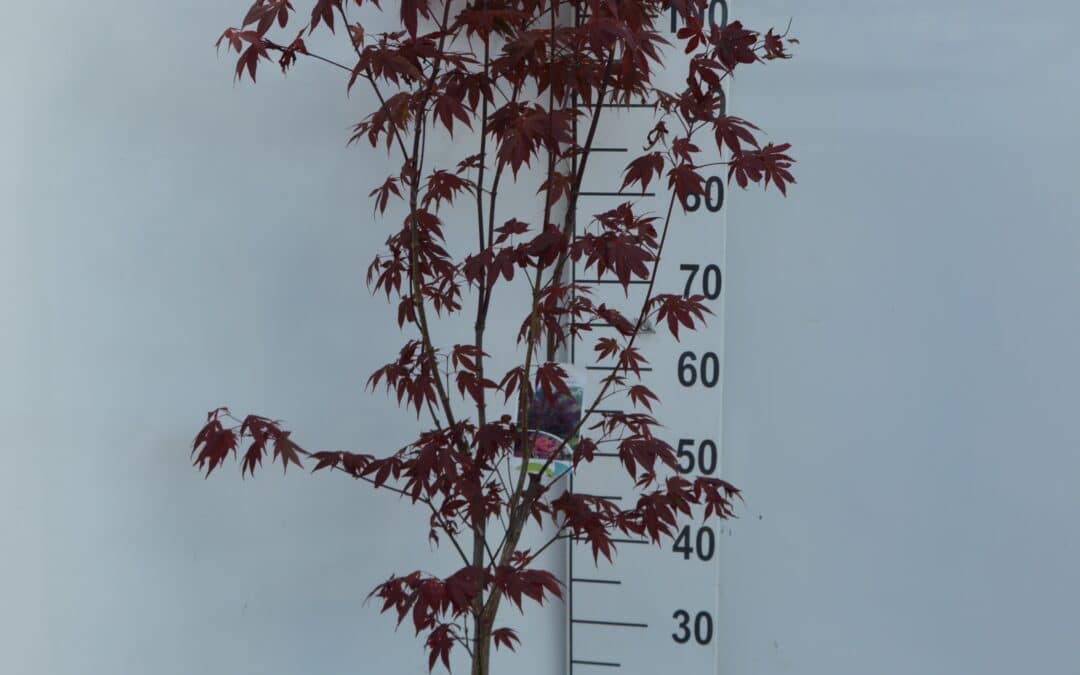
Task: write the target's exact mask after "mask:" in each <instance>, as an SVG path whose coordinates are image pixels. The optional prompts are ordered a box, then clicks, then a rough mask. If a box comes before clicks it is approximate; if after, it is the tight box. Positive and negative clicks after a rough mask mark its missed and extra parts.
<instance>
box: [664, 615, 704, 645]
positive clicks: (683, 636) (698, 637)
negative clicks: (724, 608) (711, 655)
mask: <svg viewBox="0 0 1080 675" xmlns="http://www.w3.org/2000/svg"><path fill="white" fill-rule="evenodd" d="M671 618H673V619H676V620H677V621H678V622H679V631H678V632H676V633H672V634H671V639H672V640H674V641H675V642H678V643H679V644H681V645H684V644H686V643H687V642H690V638H691V637H693V638H694V642H697V643H698V644H699V645H707V644H709V643H710V642H712V633H713V625H712V615H711V614H709V613H708V612H698V613H697V614H695V615H694V627H693V630H691V628H690V613H689V612H687V611H686V610H685V609H677V610H675V613H674V614H672V615H671Z"/></svg>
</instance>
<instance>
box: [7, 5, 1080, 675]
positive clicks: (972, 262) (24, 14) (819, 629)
mask: <svg viewBox="0 0 1080 675" xmlns="http://www.w3.org/2000/svg"><path fill="white" fill-rule="evenodd" d="M242 4H243V3H241V5H242ZM228 5H229V3H221V2H218V1H210V0H199V1H197V2H187V3H168V4H167V3H136V2H131V1H130V0H111V1H110V0H103V1H101V2H95V3H73V2H68V3H51V4H48V3H33V4H27V5H23V6H20V7H18V8H14V9H12V10H9V12H8V13H7V18H8V25H9V30H8V31H7V33H8V35H7V37H6V38H5V41H4V47H3V49H4V50H5V52H8V53H6V54H5V55H4V56H5V58H4V62H5V63H6V64H7V66H6V70H7V75H8V76H7V77H5V79H4V80H3V82H4V89H3V90H2V91H3V94H2V96H3V101H4V104H5V105H4V106H2V109H0V124H2V127H3V129H4V135H5V139H4V143H3V145H4V147H10V148H13V150H14V152H8V153H2V154H3V163H2V164H0V172H2V173H0V179H2V180H0V203H3V205H4V208H3V212H2V213H3V220H2V221H0V223H2V227H3V229H2V233H3V238H2V240H0V307H2V309H3V315H4V330H3V331H2V332H0V368H2V371H0V382H2V384H0V430H2V431H3V433H2V434H0V451H2V453H3V454H2V458H3V464H2V466H3V469H2V470H0V507H2V508H0V535H2V537H3V541H4V543H5V545H4V548H3V551H4V555H3V556H2V557H0V598H2V600H0V636H2V637H0V672H5V673H6V672H11V673H20V674H22V673H26V674H34V675H36V674H38V673H42V674H45V673H47V674H58V675H67V674H76V673H77V674H83V673H89V674H94V675H97V674H102V675H104V674H109V675H114V674H119V673H123V674H128V673H130V674H140V675H142V674H147V673H153V674H155V675H157V674H162V675H164V674H169V673H177V674H179V673H185V674H189V673H213V674H218V673H220V674H229V675H240V674H248V673H250V674H259V675H263V674H267V675H270V674H282V675H284V674H286V673H288V674H294V673H305V674H309V673H310V674H315V673H318V674H320V675H321V674H324V673H325V674H327V675H331V674H333V675H337V674H338V673H352V672H373V673H374V672H379V673H384V672H385V673H392V672H393V673H396V672H420V671H421V670H422V669H423V668H424V667H425V665H426V664H425V663H424V662H423V658H422V655H421V654H420V652H419V650H418V648H417V647H416V646H415V644H414V642H413V641H412V638H411V636H410V635H409V634H408V632H407V631H405V630H403V631H401V632H400V633H394V631H393V628H392V622H391V621H389V620H387V619H386V618H385V617H379V616H377V614H376V611H375V609H374V608H373V607H371V606H368V607H362V606H361V604H360V603H361V600H362V599H363V597H364V595H366V593H367V592H368V590H369V589H370V588H371V586H372V585H373V584H375V583H377V582H378V581H380V580H382V579H383V578H385V577H386V576H387V575H388V574H389V573H390V572H391V571H395V570H401V569H402V568H404V567H410V568H411V567H413V566H416V564H417V561H426V560H430V556H429V553H428V547H427V544H426V542H425V541H424V536H423V533H422V530H420V529H418V528H416V527H412V526H411V525H412V524H413V523H414V522H417V521H418V520H419V514H414V513H413V512H411V511H410V510H409V509H407V508H405V507H403V506H399V505H398V504H397V502H396V500H395V499H393V498H390V497H387V496H384V495H378V494H372V493H370V492H369V491H366V490H363V489H358V487H357V486H356V485H353V484H351V483H350V482H348V481H344V480H334V479H328V478H326V477H323V476H316V477H314V478H312V477H307V476H304V475H302V474H300V473H296V474H294V473H292V472H290V473H289V475H288V476H286V477H284V478H282V477H281V476H280V473H279V471H277V470H276V469H273V470H269V471H266V472H265V473H264V474H263V475H261V476H260V477H258V478H257V479H256V480H246V481H241V480H240V479H239V477H238V475H237V474H236V473H235V472H226V475H222V476H220V477H219V476H214V477H213V478H212V479H211V480H209V481H204V480H201V479H199V478H198V476H197V475H196V474H195V473H194V471H193V470H192V469H191V468H190V467H189V461H188V458H187V448H188V447H189V446H188V444H189V442H190V438H191V437H192V435H193V433H194V430H195V429H196V427H197V425H198V423H199V422H200V420H201V419H202V415H203V414H204V412H205V411H206V410H207V409H209V408H210V407H213V406H215V405H218V404H221V403H228V404H229V405H231V406H233V407H234V408H235V409H237V410H239V411H249V410H251V411H260V412H264V413H265V414H269V415H275V416H280V417H284V418H286V420H287V421H288V423H289V425H290V426H291V427H292V428H294V429H297V433H298V434H300V435H302V436H303V438H304V439H305V440H306V441H307V442H308V444H309V445H311V446H315V447H349V448H356V449H363V450H367V449H372V450H379V449H381V448H385V447H388V446H391V445H393V444H394V443H396V442H399V441H400V440H402V434H403V433H404V432H403V429H404V426H403V425H405V424H406V423H407V419H408V418H407V417H404V416H401V415H400V414H399V413H398V412H396V410H395V408H394V406H393V405H392V404H390V403H389V402H388V401H386V400H385V399H384V398H383V397H382V396H381V395H374V396H372V395H369V394H366V393H365V392H364V390H363V383H364V381H365V380H366V377H367V375H368V373H369V372H370V371H371V370H372V369H373V368H374V367H376V366H377V365H379V364H380V363H382V362H385V360H387V356H388V355H389V354H390V351H389V350H390V349H391V348H392V345H394V344H395V343H396V342H397V341H398V338H397V336H396V335H395V334H394V332H393V331H392V330H390V331H388V330H387V323H388V322H387V321H384V317H385V316H387V315H386V313H385V308H384V304H383V302H382V301H380V300H378V299H372V298H370V297H369V295H368V293H367V291H366V290H365V288H364V285H363V283H362V280H363V279H362V277H363V268H362V265H366V263H367V261H368V259H369V258H370V255H371V251H372V250H373V248H374V247H375V246H376V245H377V244H378V243H379V242H381V241H382V240H383V239H384V238H385V233H386V225H385V224H373V223H372V222H371V218H370V217H369V214H370V207H369V205H368V203H367V200H366V194H367V192H368V191H369V190H370V189H371V185H372V181H371V180H369V179H367V178H366V177H367V176H374V175H378V173H377V172H376V173H372V172H373V171H375V169H372V168H371V167H370V166H367V165H366V164H365V163H366V162H370V161H371V160H370V159H369V158H370V155H367V154H364V152H363V151H360V150H357V149H346V148H345V147H344V143H343V140H344V137H345V132H346V130H347V128H348V125H349V124H350V123H351V122H353V121H355V120H356V119H357V118H358V117H359V116H360V110H361V109H362V107H363V104H364V102H363V101H362V100H353V101H350V100H348V99H346V98H345V97H344V95H343V92H342V89H341V88H340V86H339V80H338V78H337V75H336V74H335V73H333V72H331V71H329V70H326V69H323V68H317V67H313V66H312V65H305V66H303V67H301V68H299V69H297V70H296V71H294V72H293V73H292V74H290V76H289V77H288V78H287V79H282V78H281V77H280V76H278V75H276V74H275V73H273V72H272V68H266V69H265V71H264V72H263V75H262V77H261V78H260V80H261V81H260V83H259V85H257V86H255V87H252V86H250V84H247V83H245V84H243V85H241V86H234V85H233V84H232V82H231V77H230V68H231V65H232V60H231V59H227V58H221V59H218V58H217V57H216V56H215V54H214V51H213V49H212V47H211V43H212V41H213V39H214V38H216V36H217V34H218V33H219V32H220V30H221V28H222V27H224V26H225V25H227V24H229V23H231V22H235V21H236V19H237V17H238V16H240V15H241V14H242V12H243V10H244V9H245V7H243V6H241V5H235V6H228ZM12 11H13V12H14V13H13V14H12V13H11V12H12ZM740 14H741V15H742V16H743V17H744V18H745V20H746V22H747V23H748V24H750V25H752V26H764V25H766V24H780V25H781V26H782V25H783V24H785V23H786V21H787V18H788V17H789V16H794V18H795V32H796V33H797V34H798V36H799V37H800V38H801V39H802V40H803V45H802V47H801V48H800V49H799V50H798V57H797V59H795V60H793V61H791V62H789V63H785V64H780V65H772V66H769V67H766V68H762V69H757V70H748V71H746V74H745V75H743V76H741V77H740V78H739V80H738V84H737V89H736V94H735V96H736V101H735V105H734V107H735V108H736V109H737V111H738V113H739V114H740V115H742V116H745V117H747V118H749V119H751V120H753V121H755V122H758V123H760V124H761V125H762V126H764V127H765V128H766V129H768V130H771V131H772V132H773V134H774V135H775V136H776V137H777V138H778V139H784V140H790V141H792V142H793V143H794V150H795V151H796V152H797V155H798V158H799V160H800V163H799V165H798V178H799V185H798V186H796V188H795V190H794V191H793V193H792V196H791V197H790V198H789V199H787V200H786V201H784V200H780V199H778V198H777V196H776V195H775V193H773V192H772V191H770V192H769V193H767V194H760V193H758V192H751V193H747V194H739V195H737V196H736V197H733V198H732V199H731V201H730V202H729V204H730V209H731V211H730V214H729V220H728V223H729V232H730V240H729V249H728V270H727V271H728V274H727V279H726V281H727V285H726V289H727V292H728V293H729V295H728V298H727V302H728V305H727V326H728V331H729V333H728V337H727V362H726V376H727V381H726V383H725V397H726V401H727V403H726V405H727V409H726V411H725V438H724V441H725V449H724V457H725V470H726V472H727V473H728V477H729V478H730V479H731V480H733V481H734V482H736V483H737V484H739V485H740V486H741V487H742V488H744V490H745V493H746V496H747V505H746V507H745V509H744V512H743V517H742V519H741V520H740V521H739V523H738V524H737V525H736V527H735V528H734V534H733V536H732V537H731V538H730V539H728V540H726V541H727V542H728V543H727V545H726V546H725V547H724V555H725V560H724V566H725V567H724V569H725V572H724V594H725V595H724V597H725V607H726V608H727V610H728V612H729V613H728V614H727V615H726V616H725V617H723V621H722V622H721V624H720V629H721V633H722V636H723V643H722V648H721V650H720V651H721V653H722V654H723V655H724V656H723V659H724V661H723V664H722V672H723V673H725V674H727V673H730V674H733V675H735V674H737V675H750V674H754V675H758V674H768V673H781V672H792V673H806V674H810V675H816V674H822V675H825V674H829V675H846V674H852V675H854V674H856V673H859V674H862V673H867V672H873V673H882V674H893V673H896V674H900V673H905V674H907V673H975V672H978V673H988V674H1002V675H1004V674H1005V673H1014V672H1046V673H1077V672H1080V657H1077V656H1075V653H1074V650H1073V649H1072V644H1071V638H1072V636H1073V635H1074V634H1075V620H1074V616H1075V607H1076V606H1077V604H1078V602H1080V580H1078V579H1077V576H1076V573H1075V570H1076V569H1078V568H1080V536H1078V528H1077V525H1076V524H1075V515H1076V513H1077V512H1078V510H1080V496H1078V494H1077V490H1076V487H1075V486H1076V484H1077V481H1078V476H1080V453H1078V451H1077V449H1078V448H1080V430H1078V425H1077V424H1076V421H1077V418H1078V415H1077V410H1080V394H1078V392H1077V384H1078V383H1080V340H1078V339H1077V335H1078V333H1080V309H1078V308H1080V301H1078V300H1077V289H1080V198H1078V197H1077V194H1076V191H1075V188H1074V183H1075V176H1076V175H1077V168H1076V160H1075V159H1074V158H1075V157H1076V156H1077V155H1078V151H1080V137H1078V132H1077V131H1076V128H1075V121H1076V119H1078V113H1080V97H1078V96H1077V94H1076V93H1075V81H1076V79H1075V75H1074V72H1073V69H1074V68H1075V65H1076V64H1077V63H1078V62H1080V53H1078V52H1080V50H1078V48H1077V47H1076V46H1075V42H1074V41H1073V38H1072V33H1073V31H1074V27H1075V26H1076V25H1078V24H1080V8H1077V6H1076V5H1075V4H1074V3H1067V2H1064V1H1063V0H1054V1H1051V0H1037V1H1034V2H1027V3H1015V4H1013V3H1006V2H1002V1H1001V0H991V1H982V2H975V0H953V1H952V2H949V3H937V4H934V5H929V4H924V5H921V6H919V5H912V4H911V3H901V2H883V1H879V2H861V3H856V2H845V1H842V0H823V1H822V2H817V3H812V4H807V3H792V2H788V1H784V2H780V1H769V2H765V1H761V2H756V3H744V4H743V6H742V8H741V10H740ZM431 564H432V566H433V567H435V566H437V562H433V563H431ZM553 616H554V615H547V616H544V617H539V618H538V619H537V620H536V621H535V622H534V623H531V624H530V625H529V626H527V627H526V631H527V634H526V637H527V638H530V637H531V638H533V639H532V640H531V645H532V650H533V651H532V652H531V654H532V655H533V658H535V657H536V656H537V655H540V654H542V651H543V650H542V647H543V644H545V639H546V638H545V635H546V633H544V631H545V630H550V628H551V625H552V620H553ZM526 645H527V647H528V646H529V645H530V640H529V639H527V640H526ZM532 662H533V663H534V664H535V665H534V667H535V669H536V670H535V672H545V671H546V670H547V669H546V668H545V663H544V661H542V660H540V661H532ZM515 672H519V671H515ZM520 672H525V671H520ZM547 672H555V671H547Z"/></svg>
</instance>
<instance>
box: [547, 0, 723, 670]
mask: <svg viewBox="0 0 1080 675" xmlns="http://www.w3.org/2000/svg"><path fill="white" fill-rule="evenodd" d="M728 12H729V7H728V3H727V2H725V0H711V3H710V6H709V7H708V8H707V9H706V20H707V21H711V22H713V23H715V24H717V25H724V23H725V22H726V21H727V17H728ZM673 18H674V17H673ZM679 24H680V25H681V22H679ZM676 27H677V26H676V22H675V21H674V20H672V21H671V22H670V24H669V23H668V22H667V21H664V22H662V24H661V26H660V27H659V28H660V29H661V30H668V31H669V35H668V36H667V37H668V38H669V39H670V40H671V41H672V42H673V43H674V42H675V35H674V32H675V28H676ZM667 56H668V59H669V63H670V64H672V65H671V67H669V69H668V71H667V72H661V73H657V76H656V79H655V81H656V83H657V85H658V86H659V87H660V88H663V89H666V90H669V91H678V90H681V89H682V88H683V86H685V85H684V84H683V80H684V79H685V73H686V67H685V66H686V62H687V60H688V57H687V56H686V55H685V54H683V52H682V49H681V48H679V47H677V46H674V45H673V46H672V47H669V48H668V49H667ZM600 114H601V115H602V117H601V120H600V123H599V126H598V128H597V133H596V138H595V139H594V147H593V149H592V152H591V154H590V156H589V159H588V164H587V166H586V172H585V177H584V180H583V184H582V188H581V190H582V191H581V194H580V197H579V204H578V213H577V218H576V223H577V228H578V230H579V231H580V230H581V228H583V227H586V226H587V225H588V223H589V221H590V220H591V217H592V215H593V214H595V213H599V212H602V211H605V210H607V209H610V208H613V207H615V206H617V205H618V204H620V203H622V202H625V201H628V200H629V201H632V202H634V203H636V204H637V205H638V208H639V209H640V210H641V211H646V212H650V213H651V214H653V215H656V216H658V217H659V218H660V221H658V225H657V227H658V229H659V226H660V224H662V222H663V217H664V215H665V214H666V211H667V205H668V200H669V199H670V193H669V192H668V191H667V178H666V176H662V177H661V178H660V180H659V181H657V180H654V181H653V183H652V184H650V186H649V189H650V190H655V192H648V193H646V194H645V195H641V194H640V192H639V193H638V194H637V195H631V194H627V193H621V192H620V186H621V185H622V178H623V170H624V169H625V167H626V165H627V163H628V162H629V161H630V160H631V159H633V158H635V157H637V156H639V155H641V154H643V152H644V150H643V145H644V143H645V138H646V135H647V134H648V132H649V130H651V129H652V128H653V126H654V125H655V124H656V121H657V113H656V111H655V110H654V109H653V107H652V106H651V105H650V104H649V103H648V102H642V103H636V104H631V105H616V104H611V105H605V106H603V108H602V109H601V113H600ZM677 127H678V125H677V123H672V124H669V125H668V128H669V131H671V133H672V134H677V133H678V132H679V129H678V128H677ZM587 130H588V120H587V119H585V120H582V121H580V122H579V125H578V134H579V138H578V142H579V143H582V142H584V136H585V134H586V133H587ZM699 134H700V137H698V136H696V137H695V138H698V142H697V145H698V146H699V147H701V148H702V150H703V152H702V153H701V154H700V155H699V157H700V159H699V160H698V163H699V164H706V163H709V162H714V161H718V160H719V159H720V155H719V153H718V152H717V151H716V150H715V146H714V145H713V146H712V147H713V148H714V149H713V150H712V151H711V152H710V151H709V147H710V145H712V137H711V134H708V132H707V131H702V132H699ZM706 136H708V138H705V137H706ZM705 171H706V172H707V173H705V175H706V176H707V177H708V193H707V195H706V197H705V198H703V199H700V200H697V201H696V203H690V204H688V205H687V207H688V208H687V209H685V210H684V209H682V208H680V207H679V205H678V204H676V206H675V210H674V212H673V216H672V221H671V226H670V228H669V231H668V235H667V237H668V238H667V242H666V244H665V247H664V251H663V257H662V259H661V262H660V266H659V271H658V273H657V278H656V283H655V288H654V293H683V292H684V291H687V289H689V293H690V294H701V295H705V296H706V297H707V298H708V299H707V301H706V302H707V304H708V307H709V309H710V310H711V311H712V312H713V313H714V314H713V315H712V316H711V317H709V322H708V326H707V328H705V329H703V330H698V331H691V332H688V333H685V334H683V333H682V332H681V331H680V341H678V342H676V341H675V340H674V339H673V338H672V337H671V334H670V333H669V332H668V331H667V329H666V328H662V327H661V328H659V329H658V332H657V333H656V334H651V333H649V334H643V335H641V336H639V338H638V341H637V344H638V345H639V346H640V347H641V350H642V353H643V354H644V355H645V356H646V357H647V358H648V359H649V371H648V372H647V373H645V374H644V384H646V385H647V386H648V387H650V388H651V389H652V390H653V392H655V393H656V394H657V396H658V397H659V398H660V403H659V404H654V413H655V416H656V418H657V420H659V421H660V422H661V424H663V425H664V426H663V428H662V429H661V433H662V434H664V438H665V440H667V441H668V443H670V444H671V445H672V446H673V447H674V448H676V450H678V451H679V470H680V473H683V474H684V475H685V476H686V477H687V478H688V479H690V480H693V478H695V477H696V476H700V475H708V476H714V477H719V476H720V471H721V449H720V438H721V434H720V424H721V420H720V418H721V409H722V403H723V398H722V397H723V386H722V385H723V354H724V349H723V347H724V343H723V336H724V310H723V308H724V293H723V292H722V276H723V269H724V250H725V237H726V222H725V212H726V209H725V208H724V197H725V172H726V168H725V167H723V166H717V167H712V168H710V169H706V170H705ZM658 183H659V185H658ZM572 272H573V275H574V280H575V281H576V282H577V283H579V284H584V285H587V286H589V287H590V288H591V290H592V292H593V293H592V299H593V301H594V303H596V304H599V303H607V305H608V306H609V307H614V308H616V309H618V310H620V311H621V312H622V313H623V314H624V315H625V316H627V317H630V318H631V320H633V319H634V317H636V316H637V315H638V312H639V310H640V307H641V302H642V299H643V298H644V296H645V293H646V291H647V288H648V280H634V281H632V282H631V285H630V287H629V291H628V293H624V290H623V288H622V286H621V285H619V284H618V283H617V282H616V281H615V279H614V277H610V278H603V277H601V278H597V277H596V275H595V273H592V274H591V275H590V273H589V272H586V271H585V270H584V269H583V266H578V267H575V268H574V269H573V271H572ZM609 334H610V335H611V336H612V337H618V334H617V333H616V331H615V330H614V329H613V328H605V327H598V328H594V329H593V331H592V332H591V333H587V334H586V336H587V338H588V336H592V338H591V339H585V340H583V341H581V343H580V344H578V345H576V347H575V349H573V350H572V353H571V354H570V360H571V361H572V362H573V363H574V365H575V366H576V368H577V369H578V370H581V371H584V372H586V373H587V374H588V377H589V384H590V385H591V387H592V388H593V390H595V389H596V388H597V387H598V386H599V383H600V381H601V380H602V379H603V377H604V376H605V375H607V373H608V372H609V371H608V368H607V367H603V366H601V365H599V364H598V363H596V360H595V357H594V352H593V350H592V343H593V341H594V340H595V338H596V337H599V336H604V335H609ZM586 398H588V396H587V397H586ZM628 404H629V401H628V399H626V398H625V397H624V398H622V399H620V398H618V397H613V398H611V399H608V400H607V401H605V402H604V404H603V405H602V406H601V409H600V410H601V411H603V410H618V409H629V405H628ZM624 406H625V407H624ZM593 421H594V420H590V424H591V423H592V422H593ZM600 450H601V451H604V452H598V453H596V455H597V456H596V458H595V460H594V461H593V463H592V464H591V465H583V466H581V467H579V470H578V472H577V474H576V475H575V476H574V477H573V479H572V489H573V490H574V491H575V492H579V493H587V494H593V495H600V496H604V497H608V498H611V499H616V500H618V501H617V502H616V503H617V504H620V505H622V506H624V507H630V506H632V505H633V501H632V500H634V499H635V497H634V486H633V481H632V480H631V479H630V477H629V476H628V474H627V473H626V471H625V469H624V468H623V467H622V465H621V462H620V461H619V459H618V457H617V455H616V453H615V452H612V451H611V448H609V447H604V446H601V448H600ZM663 477H664V476H663V475H661V479H663ZM719 523H720V521H717V520H716V519H713V520H712V521H711V522H710V524H709V525H704V524H702V523H701V521H700V510H697V511H695V518H694V520H693V521H692V522H690V523H689V524H688V525H687V526H686V527H685V528H684V529H682V531H681V532H680V534H679V537H678V538H677V539H676V542H675V543H674V544H673V543H672V542H665V543H664V544H663V546H661V547H658V546H656V545H654V544H652V543H649V542H644V541H637V540H634V539H616V540H615V541H616V544H617V547H618V553H617V555H616V556H615V559H614V561H613V562H612V563H608V562H607V561H606V560H605V559H603V558H602V557H601V559H600V561H599V562H598V563H597V562H594V560H593V556H592V551H591V548H590V546H589V545H588V544H587V543H585V542H571V544H570V553H569V557H570V560H569V577H570V578H569V580H568V598H567V608H568V614H569V624H568V631H569V634H568V655H567V661H568V670H567V672H569V673H571V674H572V675H591V674H593V673H618V674H619V675H623V674H626V675H654V674H656V673H666V672H672V671H679V672H686V673H696V674H702V675H704V674H706V673H716V672H717V662H718V660H717V652H716V650H717V644H718V642H719V640H718V632H719V631H720V630H721V626H720V625H719V624H718V620H719V617H720V612H719V611H718V610H719V574H720V569H719V565H718V560H719V557H720V556H719V547H720V546H721V537H720V524H719ZM676 549H677V550H676Z"/></svg>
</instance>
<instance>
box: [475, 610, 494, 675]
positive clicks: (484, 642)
mask: <svg viewBox="0 0 1080 675" xmlns="http://www.w3.org/2000/svg"><path fill="white" fill-rule="evenodd" d="M473 644H474V646H473V657H472V675H489V673H490V670H489V667H490V662H491V621H490V620H489V619H487V618H484V619H481V620H480V622H479V623H478V624H477V627H476V639H475V641H474V643H473Z"/></svg>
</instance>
